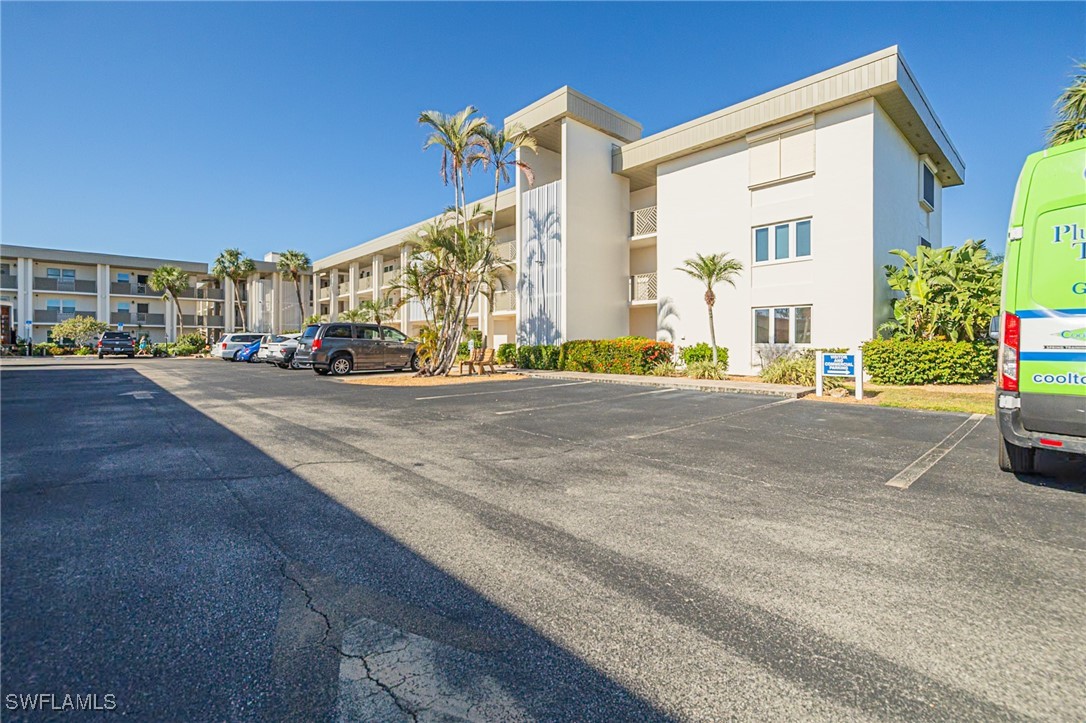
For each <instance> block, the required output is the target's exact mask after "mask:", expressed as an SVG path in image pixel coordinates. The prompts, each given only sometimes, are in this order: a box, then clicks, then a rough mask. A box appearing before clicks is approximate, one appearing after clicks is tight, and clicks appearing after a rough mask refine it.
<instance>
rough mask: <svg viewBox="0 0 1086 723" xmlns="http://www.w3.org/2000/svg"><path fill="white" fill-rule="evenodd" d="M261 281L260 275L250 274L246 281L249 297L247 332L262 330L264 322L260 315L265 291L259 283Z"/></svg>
mask: <svg viewBox="0 0 1086 723" xmlns="http://www.w3.org/2000/svg"><path fill="white" fill-rule="evenodd" d="M259 280H260V274H249V277H248V278H247V279H245V294H246V296H247V297H248V299H249V300H248V301H247V302H246V303H245V329H246V330H247V331H258V330H260V329H261V328H262V327H261V324H260V322H261V321H262V319H261V318H260V317H261V314H260V311H261V309H260V307H261V303H260V302H263V301H264V298H263V296H264V295H263V294H262V293H261V291H262V290H263V289H262V287H261V285H260V284H259V283H258V282H259Z"/></svg>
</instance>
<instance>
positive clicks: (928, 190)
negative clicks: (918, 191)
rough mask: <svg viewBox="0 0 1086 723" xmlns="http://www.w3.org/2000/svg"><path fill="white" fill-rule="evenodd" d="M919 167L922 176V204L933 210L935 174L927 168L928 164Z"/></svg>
mask: <svg viewBox="0 0 1086 723" xmlns="http://www.w3.org/2000/svg"><path fill="white" fill-rule="evenodd" d="M920 167H921V168H922V169H923V171H922V173H923V174H924V187H923V191H924V203H926V204H928V208H930V209H932V210H933V211H934V210H935V174H934V173H932V171H931V169H930V168H928V164H926V163H921V164H920Z"/></svg>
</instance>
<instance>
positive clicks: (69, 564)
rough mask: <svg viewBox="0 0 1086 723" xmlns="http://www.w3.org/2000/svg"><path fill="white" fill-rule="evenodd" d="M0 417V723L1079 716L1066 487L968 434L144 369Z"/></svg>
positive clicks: (143, 364) (782, 410)
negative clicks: (32, 706) (76, 708)
mask: <svg viewBox="0 0 1086 723" xmlns="http://www.w3.org/2000/svg"><path fill="white" fill-rule="evenodd" d="M0 403H2V416H0V443H2V449H0V476H2V486H0V515H2V520H0V521H2V525H3V527H2V545H0V556H2V598H0V605H2V610H0V614H2V620H0V631H2V641H0V642H2V647H0V656H2V657H0V664H2V671H0V676H2V677H0V686H2V688H3V693H4V703H3V704H4V706H5V708H4V712H3V717H4V719H5V720H19V719H24V718H25V719H30V720H41V719H46V718H71V717H72V716H73V715H76V716H77V717H81V718H108V717H112V716H113V715H116V714H117V713H118V712H122V713H125V714H127V715H129V716H131V717H134V718H135V719H137V720H143V719H154V720H228V719H229V720H268V719H290V720H301V719H305V720H326V719H331V718H338V719H340V720H502V721H506V720H608V721H611V720H652V719H661V720H667V719H682V720H686V719H690V720H721V719H740V720H752V719H757V720H763V719H789V720H794V719H797V718H802V719H820V720H831V719H832V720H840V719H852V720H886V719H910V720H948V719H954V720H985V721H987V720H1018V719H1032V718H1041V719H1049V720H1075V719H1079V718H1080V717H1081V712H1082V710H1084V709H1086V693H1084V691H1086V685H1084V683H1086V666H1084V665H1083V663H1084V662H1086V631H1084V628H1083V626H1082V625H1081V611H1082V609H1083V607H1084V603H1086V591H1084V581H1086V575H1084V572H1086V563H1084V562H1083V559H1084V556H1083V552H1084V551H1086V534H1084V531H1083V524H1082V522H1083V519H1086V495H1084V494H1083V493H1084V492H1086V466H1084V465H1083V464H1082V463H1081V461H1073V460H1070V459H1067V458H1063V457H1061V456H1059V455H1048V456H1046V457H1045V459H1044V460H1043V463H1042V465H1043V469H1044V470H1045V471H1046V472H1048V473H1049V476H1047V477H1022V478H1016V477H1014V476H1011V475H1006V474H1003V473H1001V472H999V471H998V469H997V468H996V465H995V446H994V445H995V438H996V434H997V433H996V430H995V425H994V423H993V421H992V419H991V417H982V416H976V417H970V416H969V415H962V414H941V413H927V412H915V411H908V410H896V409H880V408H872V407H859V406H850V405H836V404H830V403H820V402H810V401H805V400H787V399H785V400H780V399H773V398H767V397H757V396H745V395H738V394H707V393H703V392H697V391H690V390H680V389H676V390H672V389H666V388H665V389H645V388H643V387H627V386H620V385H612V384H606V385H604V384H595V383H578V382H570V381H559V380H554V381H551V380H539V379H524V380H521V381H510V382H494V383H487V384H478V385H459V386H442V387H427V388H417V387H416V388H405V387H379V386H370V385H352V384H344V383H341V382H338V381H336V380H333V379H328V378H318V377H317V376H316V375H314V374H312V373H311V372H307V371H297V372H290V371H284V370H279V369H276V368H274V367H270V366H267V365H241V364H228V363H223V362H220V361H217V360H204V361H197V360H157V359H148V360H132V361H127V360H103V361H101V362H99V361H98V360H93V359H92V360H87V361H74V360H54V361H52V362H39V363H35V364H33V365H27V364H24V363H18V364H5V366H4V367H3V368H2V370H0ZM888 483H889V484H888ZM32 694H52V695H53V698H51V699H45V700H46V701H47V702H48V703H49V706H48V707H50V708H53V707H56V706H58V705H62V701H63V700H64V698H63V696H64V695H66V694H68V695H73V696H74V695H82V696H87V695H90V694H94V695H96V696H97V699H96V700H97V701H98V702H99V703H101V701H102V700H103V699H104V696H106V695H109V696H112V697H111V698H110V700H112V701H114V705H115V709H114V710H98V711H90V712H83V713H81V714H80V713H72V712H70V711H60V710H47V711H45V712H44V713H43V712H41V711H36V712H30V711H26V710H12V706H11V705H10V701H11V695H16V696H19V695H22V696H30V695H32ZM26 700H29V699H26ZM39 702H40V700H39ZM16 707H18V706H16Z"/></svg>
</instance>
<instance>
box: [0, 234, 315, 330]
mask: <svg viewBox="0 0 1086 723" xmlns="http://www.w3.org/2000/svg"><path fill="white" fill-rule="evenodd" d="M275 261H276V258H275V255H274V254H269V255H268V256H266V257H265V260H264V261H257V262H256V266H257V269H256V271H255V272H254V273H253V274H251V275H250V276H249V277H248V278H247V279H246V280H245V281H244V282H242V283H241V284H239V286H238V289H237V291H236V292H235V289H234V284H233V283H232V282H231V281H230V280H229V279H226V280H224V281H220V280H219V279H217V278H215V277H214V276H212V275H211V274H210V273H209V272H208V265H207V264H206V263H200V262H194V261H178V260H175V259H152V258H141V257H134V256H118V255H114V254H98V253H91V252H85V251H63V250H58V249H41V248H33V247H29V246H11V245H4V246H0V333H2V337H0V338H2V340H3V343H10V342H11V341H12V339H13V335H14V336H17V337H18V338H24V339H25V338H31V339H32V340H33V341H35V342H44V341H47V340H49V339H50V338H51V329H52V327H53V326H54V325H55V324H57V323H58V322H60V321H64V320H65V319H68V318H71V317H73V316H93V317H94V318H96V319H98V320H99V321H104V322H106V323H108V324H109V325H110V328H111V329H118V328H123V329H124V330H125V331H130V332H132V334H133V335H139V336H142V335H147V336H148V337H149V338H150V339H151V341H152V342H160V341H173V340H175V339H176V338H177V336H178V334H179V333H180V332H181V329H182V327H183V328H184V331H185V332H186V333H188V332H193V331H198V332H201V333H203V334H204V335H205V337H207V338H208V339H211V340H214V339H216V338H218V336H219V335H221V334H222V333H224V332H229V331H235V330H237V331H241V330H247V331H259V332H265V333H276V332H280V331H283V330H290V329H298V328H300V327H301V324H302V321H303V320H304V318H305V316H307V315H308V313H309V311H308V307H306V306H305V304H304V303H303V307H305V308H300V307H299V304H298V300H297V299H298V295H297V291H296V289H294V288H293V287H294V284H293V283H292V282H288V281H284V280H283V279H282V278H281V276H280V274H279V273H277V272H276V268H275ZM163 265H170V266H176V267H178V268H180V269H181V270H182V271H185V272H187V273H188V274H189V279H190V286H189V288H188V290H187V291H186V292H184V293H183V294H182V295H181V297H180V309H179V310H178V309H176V308H175V307H174V304H173V302H171V301H166V300H164V299H163V295H162V292H160V291H155V290H154V289H152V288H151V287H150V284H149V283H148V280H149V278H150V276H151V274H152V272H153V271H154V270H155V269H156V268H158V267H159V266H163ZM302 288H303V295H302V299H303V302H304V300H305V299H306V298H307V295H308V294H309V293H310V292H309V274H306V275H305V277H304V278H303V280H302ZM239 302H240V310H239ZM27 322H30V323H29V324H28V323H27Z"/></svg>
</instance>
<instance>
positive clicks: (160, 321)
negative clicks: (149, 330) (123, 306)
mask: <svg viewBox="0 0 1086 723" xmlns="http://www.w3.org/2000/svg"><path fill="white" fill-rule="evenodd" d="M109 323H110V324H128V325H130V326H165V325H166V315H165V314H149V313H146V312H136V313H132V312H129V311H111V312H109Z"/></svg>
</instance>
